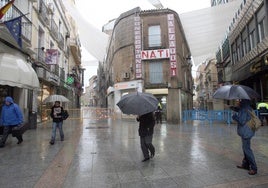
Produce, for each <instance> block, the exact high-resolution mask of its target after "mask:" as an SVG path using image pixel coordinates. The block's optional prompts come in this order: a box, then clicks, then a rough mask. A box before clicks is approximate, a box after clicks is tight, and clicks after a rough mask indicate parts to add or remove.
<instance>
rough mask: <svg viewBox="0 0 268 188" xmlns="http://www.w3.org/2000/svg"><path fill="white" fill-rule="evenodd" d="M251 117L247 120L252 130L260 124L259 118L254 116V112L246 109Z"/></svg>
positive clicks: (256, 128)
mask: <svg viewBox="0 0 268 188" xmlns="http://www.w3.org/2000/svg"><path fill="white" fill-rule="evenodd" d="M248 112H249V114H250V117H251V119H250V120H249V121H248V122H247V124H248V126H249V127H250V128H251V129H252V130H253V131H256V130H258V129H259V128H260V126H261V120H260V119H259V118H258V116H256V114H255V112H253V111H251V110H248Z"/></svg>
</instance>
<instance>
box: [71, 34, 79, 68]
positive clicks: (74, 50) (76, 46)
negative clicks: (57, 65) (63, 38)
mask: <svg viewBox="0 0 268 188" xmlns="http://www.w3.org/2000/svg"><path fill="white" fill-rule="evenodd" d="M70 48H71V53H72V54H73V57H74V60H75V62H76V64H77V65H80V64H81V49H80V44H79V42H78V39H75V38H72V39H71V40H70Z"/></svg>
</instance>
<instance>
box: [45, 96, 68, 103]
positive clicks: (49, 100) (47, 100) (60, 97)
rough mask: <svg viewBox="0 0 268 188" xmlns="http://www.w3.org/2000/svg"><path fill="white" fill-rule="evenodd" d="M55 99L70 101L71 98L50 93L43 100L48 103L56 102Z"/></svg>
mask: <svg viewBox="0 0 268 188" xmlns="http://www.w3.org/2000/svg"><path fill="white" fill-rule="evenodd" d="M55 101H60V102H69V101H70V100H69V99H67V98H66V97H64V96H63V95H50V96H48V97H47V98H45V99H44V101H43V102H44V103H48V102H55Z"/></svg>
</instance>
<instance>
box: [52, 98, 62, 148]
mask: <svg viewBox="0 0 268 188" xmlns="http://www.w3.org/2000/svg"><path fill="white" fill-rule="evenodd" d="M63 112H64V109H63V107H61V106H60V101H55V103H54V106H53V107H52V108H51V112H50V117H51V118H52V119H53V123H52V134H51V140H50V142H49V143H50V144H51V145H53V144H54V143H55V138H56V130H57V128H58V129H59V132H60V139H61V141H63V140H64V133H63V129H62V124H63V117H62V114H63Z"/></svg>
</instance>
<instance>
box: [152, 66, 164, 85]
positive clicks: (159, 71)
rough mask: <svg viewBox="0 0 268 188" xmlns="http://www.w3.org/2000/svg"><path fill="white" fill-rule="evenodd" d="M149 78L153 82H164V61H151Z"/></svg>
mask: <svg viewBox="0 0 268 188" xmlns="http://www.w3.org/2000/svg"><path fill="white" fill-rule="evenodd" d="M149 79H150V83H151V84H160V83H163V66H162V62H150V63H149Z"/></svg>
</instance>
